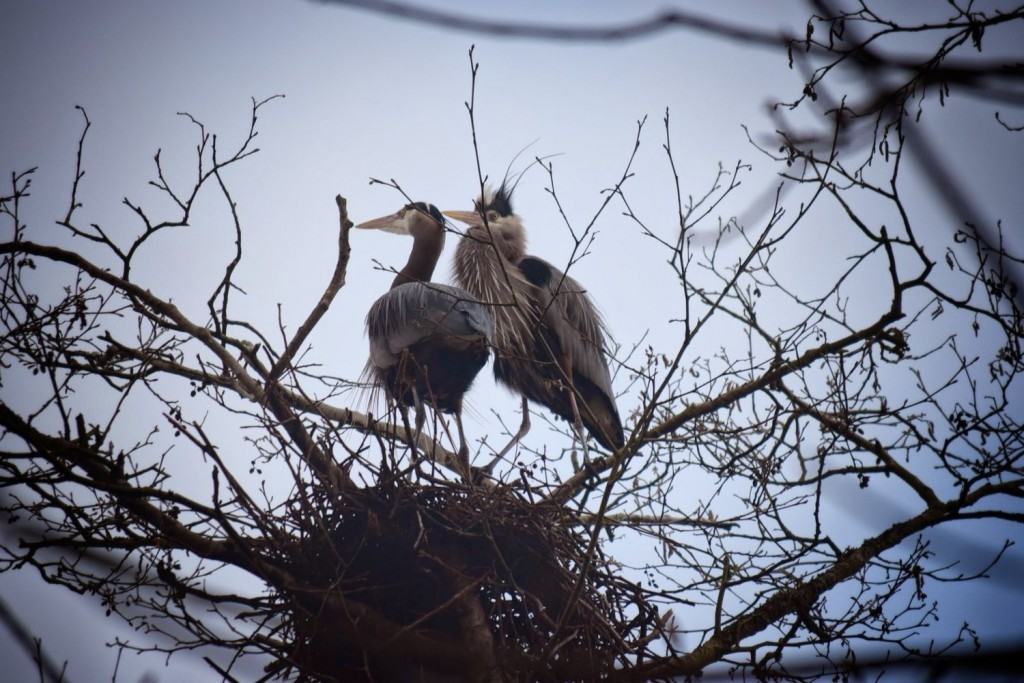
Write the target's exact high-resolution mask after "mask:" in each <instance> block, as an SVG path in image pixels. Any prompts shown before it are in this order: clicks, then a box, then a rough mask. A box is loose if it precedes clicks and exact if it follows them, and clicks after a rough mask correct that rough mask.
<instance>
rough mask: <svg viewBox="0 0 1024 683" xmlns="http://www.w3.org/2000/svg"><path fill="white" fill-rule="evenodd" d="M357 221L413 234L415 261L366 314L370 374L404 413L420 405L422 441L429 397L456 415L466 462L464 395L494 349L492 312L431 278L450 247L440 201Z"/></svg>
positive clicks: (418, 417)
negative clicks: (445, 241) (425, 408)
mask: <svg viewBox="0 0 1024 683" xmlns="http://www.w3.org/2000/svg"><path fill="white" fill-rule="evenodd" d="M356 227H357V228H368V229H377V230H385V231H387V232H393V233H398V234H402V235H412V237H413V245H412V251H411V252H410V253H409V260H408V262H407V263H406V264H405V266H404V267H403V268H402V269H401V270H400V271H399V272H398V275H396V276H395V279H394V282H392V283H391V289H389V290H388V291H387V293H385V294H384V295H383V296H381V297H380V298H379V299H377V300H376V301H375V302H374V303H373V305H372V306H371V307H370V311H369V313H367V314H366V330H367V334H368V336H369V338H370V360H369V363H368V365H367V369H368V370H369V373H370V376H371V378H372V379H373V381H374V382H375V383H376V384H377V385H378V386H379V387H381V388H383V390H384V391H385V393H386V394H387V395H388V396H389V397H390V398H391V399H393V400H394V401H396V402H397V403H398V404H399V405H400V406H402V409H403V414H404V410H405V409H407V408H408V407H409V406H413V407H414V408H415V410H416V438H417V439H418V437H419V434H420V432H421V430H422V428H423V421H424V417H425V412H424V403H429V404H430V405H432V406H433V408H434V410H437V411H441V412H447V413H454V414H455V424H456V425H457V427H458V430H459V455H460V457H461V458H462V459H463V462H464V463H467V462H468V455H469V448H468V446H467V445H466V436H465V432H464V431H463V428H462V397H463V396H464V395H465V393H466V392H467V391H468V390H469V387H470V385H471V384H472V383H473V379H474V378H475V377H476V375H477V373H478V372H480V368H482V367H483V366H484V364H485V363H486V362H487V358H488V356H489V355H490V346H491V344H492V343H493V337H494V321H493V318H492V316H491V312H490V311H489V310H488V309H487V307H486V306H484V305H482V304H480V303H477V302H476V301H475V300H474V298H473V297H472V296H470V295H469V294H468V293H466V292H465V291H463V290H461V289H459V288H458V287H452V286H449V285H442V284H437V283H431V282H430V278H431V276H432V275H433V274H434V267H435V266H436V265H437V259H438V258H439V257H440V256H441V250H442V249H443V248H444V217H443V216H442V215H441V212H440V211H438V210H437V207H435V206H434V205H432V204H425V203H423V202H416V203H414V204H407V205H406V206H404V207H402V208H401V209H400V210H399V211H397V212H396V213H393V214H390V215H388V216H382V217H381V218H375V219H373V220H370V221H366V222H365V223H360V224H359V225H357V226H356Z"/></svg>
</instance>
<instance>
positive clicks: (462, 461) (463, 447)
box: [455, 399, 469, 472]
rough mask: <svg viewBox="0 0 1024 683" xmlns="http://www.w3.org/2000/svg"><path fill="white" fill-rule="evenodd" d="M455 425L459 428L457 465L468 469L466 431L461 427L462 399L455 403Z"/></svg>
mask: <svg viewBox="0 0 1024 683" xmlns="http://www.w3.org/2000/svg"><path fill="white" fill-rule="evenodd" d="M455 426H456V428H458V430H459V467H460V468H462V469H463V470H465V471H466V472H468V471H469V444H467V443H466V431H465V430H464V429H463V428H462V399H459V400H458V401H457V402H456V404H455Z"/></svg>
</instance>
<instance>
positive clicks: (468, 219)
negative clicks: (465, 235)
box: [441, 211, 482, 225]
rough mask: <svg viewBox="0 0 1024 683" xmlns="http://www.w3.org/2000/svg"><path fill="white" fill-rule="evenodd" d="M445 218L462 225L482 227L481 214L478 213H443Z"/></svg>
mask: <svg viewBox="0 0 1024 683" xmlns="http://www.w3.org/2000/svg"><path fill="white" fill-rule="evenodd" d="M441 213H443V214H444V215H445V216H448V218H451V219H453V220H457V221H459V222H460V223H466V224H468V225H480V223H481V222H482V219H481V218H480V214H478V213H477V212H476V211H442V212H441Z"/></svg>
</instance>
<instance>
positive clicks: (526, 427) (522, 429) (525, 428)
mask: <svg viewBox="0 0 1024 683" xmlns="http://www.w3.org/2000/svg"><path fill="white" fill-rule="evenodd" d="M529 431H530V406H529V405H528V404H527V402H526V397H525V396H523V421H522V422H521V423H520V424H519V431H518V432H516V433H515V435H514V436H513V437H512V440H511V441H509V442H508V443H507V444H505V447H504V448H502V449H501V450H500V451H498V454H497V455H496V456H494V458H493V459H492V460H491V461H490V462H489V463H487V466H486V467H484V472H486V473H487V474H490V473H491V471H492V470H493V469H494V468H495V466H496V465H497V464H498V463H499V462H501V461H502V459H503V458H504V457H505V455H506V454H507V453H508V452H509V451H510V450H512V447H513V446H515V445H516V444H517V443H519V441H520V440H522V438H523V437H524V436H526V433H527V432H529Z"/></svg>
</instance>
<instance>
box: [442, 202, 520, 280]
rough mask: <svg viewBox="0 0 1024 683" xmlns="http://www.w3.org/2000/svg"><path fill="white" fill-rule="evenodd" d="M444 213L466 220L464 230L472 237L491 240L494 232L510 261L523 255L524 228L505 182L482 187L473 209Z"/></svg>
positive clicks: (450, 216) (497, 242)
mask: <svg viewBox="0 0 1024 683" xmlns="http://www.w3.org/2000/svg"><path fill="white" fill-rule="evenodd" d="M444 215H445V216H448V217H449V218H453V219H455V220H457V221H461V222H462V223H465V224H467V225H468V226H469V229H468V230H467V231H466V232H467V233H468V235H469V236H470V237H471V238H473V239H479V240H482V241H490V239H491V237H492V236H493V238H494V241H495V244H496V245H497V247H498V250H499V251H500V252H501V253H502V255H503V256H504V257H505V258H507V259H508V260H509V261H511V262H513V263H515V262H517V261H519V259H521V258H522V257H523V256H525V255H526V231H525V230H523V222H522V220H520V218H519V216H517V215H516V214H515V212H514V211H512V191H511V190H510V189H508V187H507V186H506V184H505V183H502V184H501V186H500V187H498V189H497V190H491V189H490V188H485V189H484V194H483V196H482V197H480V198H479V199H477V200H476V201H475V202H473V210H472V211H445V212H444Z"/></svg>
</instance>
